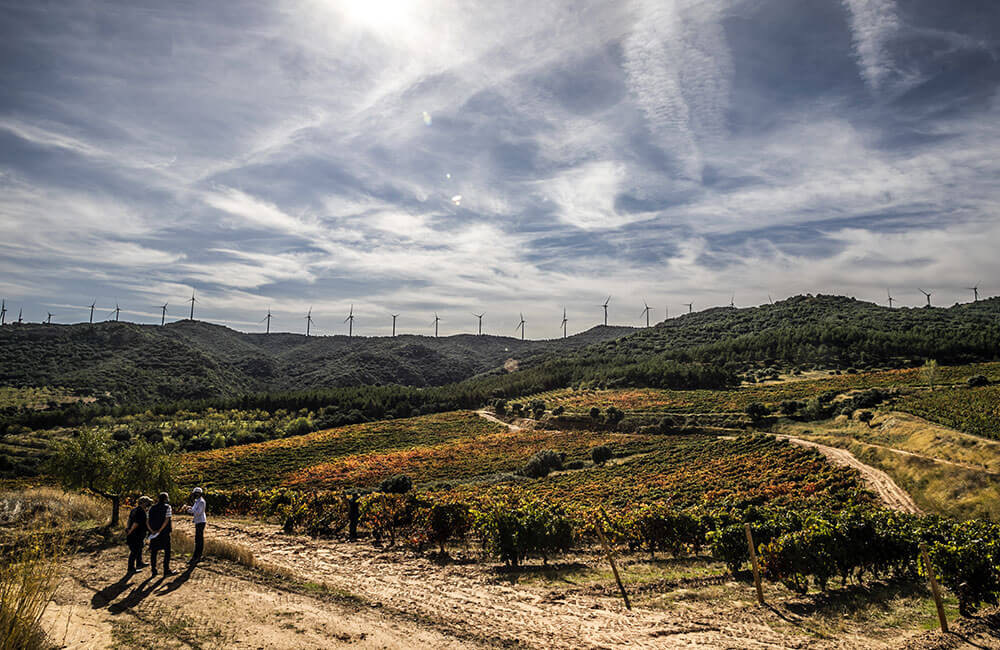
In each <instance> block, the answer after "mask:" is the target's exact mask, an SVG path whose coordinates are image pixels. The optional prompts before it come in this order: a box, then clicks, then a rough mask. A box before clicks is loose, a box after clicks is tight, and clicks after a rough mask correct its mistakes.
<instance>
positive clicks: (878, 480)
mask: <svg viewBox="0 0 1000 650" xmlns="http://www.w3.org/2000/svg"><path fill="white" fill-rule="evenodd" d="M773 435H774V436H775V437H776V438H781V439H782V440H787V441H788V442H790V443H792V444H793V445H798V446H800V447H812V448H813V449H816V450H817V451H819V452H820V453H821V454H823V455H824V456H826V457H827V458H828V459H829V460H830V462H832V463H836V464H837V465H843V466H845V467H853V468H854V469H856V470H858V472H860V473H861V476H862V477H863V478H864V480H865V483H866V484H867V485H868V487H869V488H870V489H871V490H872V491H873V492H875V493H876V494H877V495H878V496H879V498H880V499H881V500H882V503H884V504H885V505H886V506H887V507H889V508H892V509H893V510H899V511H900V512H908V513H910V514H919V513H920V508H918V507H917V504H916V503H914V502H913V498H912V497H911V496H910V495H909V494H908V493H907V492H906V490H904V489H903V488H901V487H899V486H898V485H896V482H895V481H893V480H892V478H890V477H889V475H888V474H886V473H885V472H883V471H882V470H879V469H875V468H874V467H872V466H871V465H865V464H864V463H862V462H861V461H860V460H858V459H857V458H855V457H854V454H852V453H851V452H849V451H847V450H846V449H840V448H838V447H828V446H827V445H821V444H819V443H818V442H812V441H811V440H803V439H801V438H793V437H792V436H786V435H783V434H773Z"/></svg>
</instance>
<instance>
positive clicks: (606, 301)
mask: <svg viewBox="0 0 1000 650" xmlns="http://www.w3.org/2000/svg"><path fill="white" fill-rule="evenodd" d="M609 302H611V296H608V299H607V300H605V301H604V304H603V305H602V306H603V307H604V326H605V327H607V326H608V303H609Z"/></svg>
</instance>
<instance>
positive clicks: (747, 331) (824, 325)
mask: <svg viewBox="0 0 1000 650" xmlns="http://www.w3.org/2000/svg"><path fill="white" fill-rule="evenodd" d="M577 356H578V357H583V358H586V359H589V360H590V361H592V362H598V363H607V360H608V359H617V360H618V363H623V362H635V361H641V360H644V359H671V360H676V361H682V362H683V361H696V362H702V363H711V364H714V365H719V366H727V367H729V368H730V369H732V370H734V371H737V372H739V371H740V370H741V369H743V368H747V367H754V366H756V367H760V366H767V365H780V366H796V365H799V366H820V367H851V366H853V367H857V368H866V367H872V366H883V365H891V366H899V365H908V364H909V363H916V362H920V361H922V360H923V359H936V360H937V361H939V362H941V363H963V362H968V361H977V360H993V359H997V358H1000V298H991V299H988V300H980V301H979V302H975V303H963V304H956V305H953V306H951V307H947V308H939V307H931V308H927V307H919V308H909V307H903V308H895V309H889V308H888V307H882V306H879V305H876V304H873V303H870V302H863V301H860V300H855V299H854V298H845V297H842V296H826V295H817V296H811V295H806V296H795V297H793V298H789V299H787V300H783V301H780V302H777V303H774V304H773V305H762V306H760V307H750V308H744V309H733V308H725V307H722V308H714V309H708V310H705V311H702V312H697V313H693V314H685V315H684V316H681V317H678V318H673V319H670V320H668V321H665V322H663V323H659V324H658V325H656V326H655V327H653V328H649V329H643V330H639V331H637V332H635V333H634V334H631V335H629V336H626V337H622V338H620V339H616V340H612V341H606V342H603V343H599V344H596V345H593V346H591V347H589V348H587V349H586V350H584V351H581V353H579V354H578V355H577Z"/></svg>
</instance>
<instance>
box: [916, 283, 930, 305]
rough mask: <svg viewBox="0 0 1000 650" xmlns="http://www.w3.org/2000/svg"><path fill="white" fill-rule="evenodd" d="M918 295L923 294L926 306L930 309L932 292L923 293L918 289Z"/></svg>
mask: <svg viewBox="0 0 1000 650" xmlns="http://www.w3.org/2000/svg"><path fill="white" fill-rule="evenodd" d="M918 288H919V287H918ZM920 293H922V294H924V296H925V297H926V298H927V306H928V307H930V306H931V294H932V293H934V292H933V291H924V290H923V289H920Z"/></svg>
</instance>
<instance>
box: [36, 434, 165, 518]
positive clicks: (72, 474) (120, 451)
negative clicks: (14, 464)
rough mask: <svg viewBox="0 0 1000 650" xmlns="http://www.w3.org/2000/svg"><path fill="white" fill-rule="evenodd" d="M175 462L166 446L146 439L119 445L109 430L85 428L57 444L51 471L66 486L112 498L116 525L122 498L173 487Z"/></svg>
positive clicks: (112, 516) (112, 511) (50, 466)
mask: <svg viewBox="0 0 1000 650" xmlns="http://www.w3.org/2000/svg"><path fill="white" fill-rule="evenodd" d="M175 465H176V464H175V460H174V457H173V455H171V454H170V453H169V452H167V451H166V449H165V448H164V447H163V446H162V445H154V444H150V443H148V442H145V441H143V440H138V441H136V442H133V443H131V444H130V445H128V446H122V445H117V444H115V443H114V441H112V439H111V437H110V436H109V435H107V434H106V433H101V432H99V431H97V430H93V429H84V430H83V431H81V432H80V433H79V435H77V436H76V437H75V438H70V439H69V440H67V441H65V442H63V443H61V444H59V445H58V446H57V448H56V451H55V454H54V455H53V456H52V459H51V460H50V461H49V471H50V472H51V473H52V474H54V475H55V476H57V477H58V478H59V480H60V481H61V482H62V485H63V487H65V488H66V489H71V490H90V491H91V492H93V493H94V494H97V495H99V496H102V497H104V498H105V499H109V500H110V501H111V523H110V525H111V526H112V527H113V526H117V525H118V520H119V511H120V509H121V500H122V497H123V496H125V495H128V494H130V493H135V492H144V491H147V492H151V493H152V492H162V491H168V490H170V489H171V488H172V487H173V485H174V472H175Z"/></svg>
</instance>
